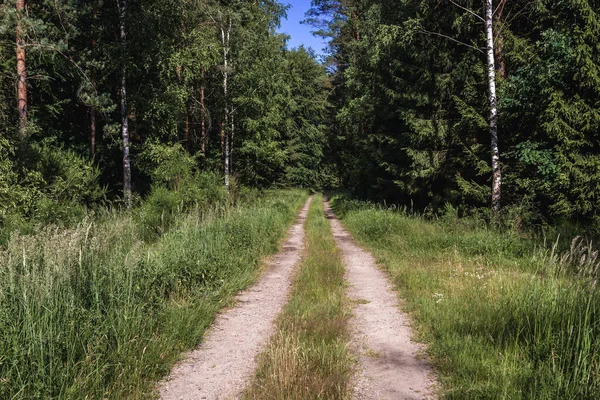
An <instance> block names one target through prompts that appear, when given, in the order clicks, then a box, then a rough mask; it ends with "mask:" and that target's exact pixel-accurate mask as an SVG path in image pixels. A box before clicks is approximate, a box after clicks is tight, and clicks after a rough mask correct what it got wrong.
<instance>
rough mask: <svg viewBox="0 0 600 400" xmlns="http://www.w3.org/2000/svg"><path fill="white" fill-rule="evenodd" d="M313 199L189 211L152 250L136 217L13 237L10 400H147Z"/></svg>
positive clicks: (3, 361)
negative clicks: (210, 213)
mask: <svg viewBox="0 0 600 400" xmlns="http://www.w3.org/2000/svg"><path fill="white" fill-rule="evenodd" d="M306 198H307V194H306V192H304V191H300V190H290V191H269V192H266V193H264V194H262V195H260V196H258V197H255V198H253V199H252V201H251V203H250V204H248V205H243V204H242V205H241V206H238V207H230V208H229V209H226V210H225V209H224V210H222V211H221V212H220V213H219V214H218V215H215V216H209V217H207V216H206V215H205V214H197V213H194V212H190V213H189V214H188V215H182V216H181V217H180V221H178V223H177V224H176V225H175V226H174V227H173V228H172V229H171V230H170V231H169V232H167V233H165V234H164V235H162V236H161V237H160V238H158V239H157V240H155V241H153V242H150V243H145V242H144V241H143V239H142V238H143V236H144V233H145V232H144V230H143V229H141V228H140V227H138V226H136V223H135V222H134V221H133V218H131V217H128V218H126V217H120V218H118V219H117V218H115V219H108V220H107V221H105V222H98V223H95V222H94V223H85V224H81V225H79V226H77V227H75V228H72V229H70V228H69V229H66V228H63V229H60V228H48V229H46V230H44V231H42V232H40V233H39V234H36V235H31V236H21V237H19V236H15V237H13V239H11V241H10V242H9V243H8V245H7V247H6V248H5V249H4V250H2V251H1V252H0V259H1V265H2V266H3V268H1V269H0V371H1V372H2V374H1V375H0V398H2V399H31V398H60V399H63V398H71V399H83V398H112V399H126V398H147V397H149V396H151V395H152V392H153V386H154V383H155V382H156V381H157V380H158V379H160V378H161V377H162V376H164V374H166V373H167V372H168V370H169V368H170V366H171V365H172V364H173V363H174V362H175V361H176V360H177V358H178V357H179V356H180V354H181V352H182V351H185V350H187V349H190V348H193V347H194V346H195V345H196V344H197V343H198V342H199V340H200V339H201V337H202V335H203V333H204V331H205V329H206V328H207V327H208V326H209V325H210V324H211V323H212V321H213V319H214V317H215V314H216V313H217V311H218V310H219V309H221V308H222V307H224V306H226V305H228V304H229V303H230V299H231V297H232V295H233V294H235V293H237V292H238V291H239V290H240V289H242V288H244V287H246V286H248V285H249V284H250V283H252V282H253V281H254V280H255V279H256V277H257V275H258V271H259V266H260V265H261V259H263V258H264V257H266V256H269V255H271V254H273V253H275V252H276V250H277V249H278V247H279V244H280V241H281V239H282V238H283V237H284V235H285V232H286V231H287V230H288V227H289V226H290V224H291V223H292V221H293V220H294V218H295V216H296V214H297V212H298V210H299V207H300V206H301V205H302V204H304V202H305V200H306Z"/></svg>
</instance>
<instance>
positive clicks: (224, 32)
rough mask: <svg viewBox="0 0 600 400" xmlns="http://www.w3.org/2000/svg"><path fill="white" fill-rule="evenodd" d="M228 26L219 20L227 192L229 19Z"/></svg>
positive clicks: (222, 132) (226, 185) (222, 130)
mask: <svg viewBox="0 0 600 400" xmlns="http://www.w3.org/2000/svg"><path fill="white" fill-rule="evenodd" d="M228 19H229V22H228V26H227V27H224V26H223V21H222V20H221V42H222V45H223V98H224V101H225V106H224V110H223V123H222V124H221V143H223V141H224V142H225V149H224V150H225V151H224V161H225V165H224V170H225V171H224V172H225V187H226V188H227V191H229V151H230V148H229V145H230V141H229V133H228V132H227V129H229V98H228V94H229V93H228V87H227V84H228V82H227V80H228V78H229V71H228V67H229V64H228V55H229V35H230V33H231V18H228Z"/></svg>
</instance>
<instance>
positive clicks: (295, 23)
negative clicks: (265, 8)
mask: <svg viewBox="0 0 600 400" xmlns="http://www.w3.org/2000/svg"><path fill="white" fill-rule="evenodd" d="M281 2H282V3H283V4H289V5H290V8H289V9H288V12H287V20H286V19H282V20H281V28H279V32H282V33H286V34H288V35H290V36H291V38H290V40H289V42H288V48H290V49H292V48H294V47H298V46H300V45H301V44H303V45H304V47H312V48H313V50H314V51H315V52H316V53H317V54H323V47H325V45H326V44H325V42H324V41H323V39H321V38H319V37H314V36H313V35H312V34H311V33H310V31H311V30H314V28H313V27H312V26H309V25H303V24H300V21H302V20H303V19H304V13H305V12H307V11H308V9H309V8H310V0H282V1H281Z"/></svg>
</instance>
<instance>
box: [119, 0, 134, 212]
mask: <svg viewBox="0 0 600 400" xmlns="http://www.w3.org/2000/svg"><path fill="white" fill-rule="evenodd" d="M117 4H118V7H119V25H120V30H121V52H122V54H121V57H122V60H121V62H122V65H121V137H122V139H123V198H124V199H125V204H126V206H127V208H131V200H132V193H131V161H130V159H129V115H128V114H129V110H128V108H127V64H126V61H127V60H126V51H127V29H126V28H127V27H126V24H125V18H126V16H127V0H117Z"/></svg>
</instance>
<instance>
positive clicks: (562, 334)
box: [334, 198, 600, 399]
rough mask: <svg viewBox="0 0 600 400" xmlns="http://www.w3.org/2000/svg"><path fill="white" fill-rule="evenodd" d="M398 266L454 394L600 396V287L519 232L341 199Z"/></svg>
mask: <svg viewBox="0 0 600 400" xmlns="http://www.w3.org/2000/svg"><path fill="white" fill-rule="evenodd" d="M334 207H335V208H336V211H337V212H338V215H341V216H343V222H344V225H345V226H346V227H347V228H348V229H349V230H350V231H351V232H352V234H353V235H354V237H355V238H356V239H357V240H358V241H359V242H360V243H361V244H362V245H363V246H365V247H366V248H368V249H369V250H371V251H372V252H373V253H374V255H375V256H376V257H377V259H378V261H379V262H380V263H381V264H382V265H383V266H384V267H385V268H386V269H387V270H388V271H389V272H390V274H391V277H392V279H393V282H394V283H395V285H396V287H397V288H398V289H399V290H400V293H401V295H402V296H403V297H404V298H405V299H406V300H407V302H406V309H407V311H409V312H410V313H411V315H412V316H413V318H414V320H415V325H416V327H417V328H418V334H419V335H420V339H421V340H424V341H425V342H427V343H429V352H430V354H431V356H432V359H433V361H434V363H435V364H436V367H437V369H438V371H439V375H440V380H441V383H442V386H443V397H444V398H448V399H597V398H600V340H599V338H600V293H599V292H598V289H594V286H593V285H590V282H589V281H585V280H582V279H579V278H577V277H575V276H574V275H573V274H569V273H566V272H563V271H565V268H564V266H562V265H560V262H559V261H557V260H558V258H557V257H551V254H550V252H549V251H547V250H545V249H543V248H540V247H536V246H535V245H534V244H533V243H532V242H531V241H529V240H526V239H524V238H521V237H519V236H518V235H517V234H515V233H511V232H498V231H495V230H491V229H486V228H483V227H481V226H479V227H478V226H476V225H475V224H470V223H469V221H468V220H459V219H456V218H449V219H446V220H440V221H437V222H431V221H427V220H425V219H422V218H420V217H415V216H409V215H406V214H404V213H402V212H392V211H384V210H380V209H376V208H375V207H373V206H369V205H364V204H363V205H360V204H356V203H352V202H350V201H348V200H346V199H343V198H337V199H336V200H335V201H334Z"/></svg>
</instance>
